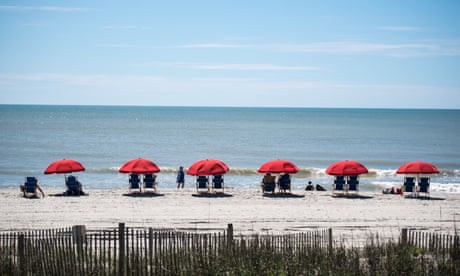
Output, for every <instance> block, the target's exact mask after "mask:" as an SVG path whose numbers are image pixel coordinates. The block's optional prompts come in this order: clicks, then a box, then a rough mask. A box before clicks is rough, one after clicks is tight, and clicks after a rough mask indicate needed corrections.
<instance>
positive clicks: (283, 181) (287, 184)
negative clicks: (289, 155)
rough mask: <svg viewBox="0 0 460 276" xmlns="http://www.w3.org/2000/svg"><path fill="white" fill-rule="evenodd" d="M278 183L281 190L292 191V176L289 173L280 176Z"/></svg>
mask: <svg viewBox="0 0 460 276" xmlns="http://www.w3.org/2000/svg"><path fill="white" fill-rule="evenodd" d="M278 184H279V191H280V192H281V190H282V191H283V192H286V191H289V193H290V192H291V177H290V176H289V174H287V173H286V174H283V175H281V176H280V177H279V179H278Z"/></svg>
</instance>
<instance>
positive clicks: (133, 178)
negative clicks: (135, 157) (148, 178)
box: [128, 173, 141, 192]
mask: <svg viewBox="0 0 460 276" xmlns="http://www.w3.org/2000/svg"><path fill="white" fill-rule="evenodd" d="M140 183H141V179H140V178H139V175H138V174H135V173H132V174H130V175H129V186H128V191H129V192H131V190H132V189H139V192H141V185H140ZM136 192H137V191H136Z"/></svg>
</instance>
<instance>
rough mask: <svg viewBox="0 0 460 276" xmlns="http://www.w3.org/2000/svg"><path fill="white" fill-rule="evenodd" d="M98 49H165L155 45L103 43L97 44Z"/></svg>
mask: <svg viewBox="0 0 460 276" xmlns="http://www.w3.org/2000/svg"><path fill="white" fill-rule="evenodd" d="M96 46H97V47H102V48H127V49H156V48H163V47H160V46H154V45H144V44H123V43H101V44H97V45H96Z"/></svg>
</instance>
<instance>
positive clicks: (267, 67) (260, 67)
mask: <svg viewBox="0 0 460 276" xmlns="http://www.w3.org/2000/svg"><path fill="white" fill-rule="evenodd" d="M171 66H174V67H179V68H186V69H198V70H247V71H320V70H322V68H320V67H315V66H286V65H275V64H242V63H230V64H203V63H172V64H171Z"/></svg>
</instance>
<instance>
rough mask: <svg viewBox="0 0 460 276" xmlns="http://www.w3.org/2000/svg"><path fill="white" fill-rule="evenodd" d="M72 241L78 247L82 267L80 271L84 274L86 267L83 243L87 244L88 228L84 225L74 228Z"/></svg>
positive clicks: (78, 258) (78, 256)
mask: <svg viewBox="0 0 460 276" xmlns="http://www.w3.org/2000/svg"><path fill="white" fill-rule="evenodd" d="M72 240H73V243H74V244H75V245H76V246H77V260H78V263H79V265H80V271H81V272H83V271H84V267H85V262H84V259H83V258H84V255H85V254H84V253H83V243H86V227H85V226H84V225H74V226H72Z"/></svg>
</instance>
